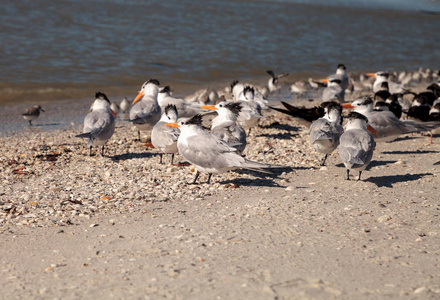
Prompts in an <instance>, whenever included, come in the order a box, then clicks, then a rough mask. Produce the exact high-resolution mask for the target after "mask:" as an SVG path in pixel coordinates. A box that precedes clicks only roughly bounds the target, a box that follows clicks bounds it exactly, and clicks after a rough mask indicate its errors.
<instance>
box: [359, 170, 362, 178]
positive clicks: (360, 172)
mask: <svg viewBox="0 0 440 300" xmlns="http://www.w3.org/2000/svg"><path fill="white" fill-rule="evenodd" d="M361 174H362V171H359V178H358V180H361Z"/></svg>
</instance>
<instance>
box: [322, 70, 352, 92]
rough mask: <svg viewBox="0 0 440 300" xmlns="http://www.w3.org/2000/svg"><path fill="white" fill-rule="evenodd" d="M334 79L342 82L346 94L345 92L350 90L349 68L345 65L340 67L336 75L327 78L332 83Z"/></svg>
mask: <svg viewBox="0 0 440 300" xmlns="http://www.w3.org/2000/svg"><path fill="white" fill-rule="evenodd" d="M333 79H338V80H340V81H341V83H340V86H341V88H342V90H343V91H344V93H345V90H346V89H347V88H348V86H349V84H350V80H349V78H348V74H347V68H346V67H345V65H344V64H339V65H338V67H337V69H336V73H335V74H332V75H329V76H327V80H328V81H331V80H333Z"/></svg>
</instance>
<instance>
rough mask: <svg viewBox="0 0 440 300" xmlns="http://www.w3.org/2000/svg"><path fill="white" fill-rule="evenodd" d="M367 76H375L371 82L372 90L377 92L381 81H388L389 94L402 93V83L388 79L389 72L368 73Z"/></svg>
mask: <svg viewBox="0 0 440 300" xmlns="http://www.w3.org/2000/svg"><path fill="white" fill-rule="evenodd" d="M367 75H368V76H371V77H375V80H374V83H373V92H374V93H377V92H378V91H380V89H381V87H382V82H388V89H389V92H390V93H391V94H397V93H403V92H404V90H403V87H402V85H400V84H398V83H396V82H392V81H390V80H389V77H390V74H389V73H387V72H382V71H381V72H376V73H368V74H367Z"/></svg>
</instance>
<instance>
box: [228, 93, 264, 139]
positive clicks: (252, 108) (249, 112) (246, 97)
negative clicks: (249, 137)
mask: <svg viewBox="0 0 440 300" xmlns="http://www.w3.org/2000/svg"><path fill="white" fill-rule="evenodd" d="M234 88H235V87H234ZM234 88H233V91H234ZM234 100H235V101H236V102H237V103H241V106H242V108H241V111H240V114H239V115H238V118H237V122H238V124H240V125H241V126H242V127H243V128H245V129H248V130H249V131H248V133H250V132H251V129H252V127H254V126H256V125H257V124H258V121H259V120H260V118H262V117H264V116H263V115H262V113H261V106H260V104H258V102H257V101H255V90H254V88H252V87H250V86H246V87H244V89H243V91H242V92H241V93H236V94H234Z"/></svg>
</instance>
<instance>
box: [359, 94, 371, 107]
mask: <svg viewBox="0 0 440 300" xmlns="http://www.w3.org/2000/svg"><path fill="white" fill-rule="evenodd" d="M371 103H373V97H371V96H365V97H364V99H363V101H362V103H361V105H368V104H371Z"/></svg>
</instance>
